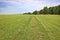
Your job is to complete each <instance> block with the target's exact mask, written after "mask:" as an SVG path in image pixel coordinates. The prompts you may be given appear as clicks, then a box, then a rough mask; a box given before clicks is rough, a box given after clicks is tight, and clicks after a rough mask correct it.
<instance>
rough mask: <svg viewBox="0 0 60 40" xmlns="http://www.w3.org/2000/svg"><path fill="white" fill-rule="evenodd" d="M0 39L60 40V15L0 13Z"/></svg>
mask: <svg viewBox="0 0 60 40" xmlns="http://www.w3.org/2000/svg"><path fill="white" fill-rule="evenodd" d="M0 40H60V15H0Z"/></svg>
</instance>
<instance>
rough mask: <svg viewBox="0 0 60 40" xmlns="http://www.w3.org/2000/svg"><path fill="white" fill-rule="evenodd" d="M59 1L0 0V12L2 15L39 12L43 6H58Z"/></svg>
mask: <svg viewBox="0 0 60 40" xmlns="http://www.w3.org/2000/svg"><path fill="white" fill-rule="evenodd" d="M59 4H60V0H0V11H2V12H4V13H8V12H10V13H18V12H20V13H23V12H32V11H34V10H40V9H42V8H43V7H44V6H48V7H50V6H55V5H59Z"/></svg>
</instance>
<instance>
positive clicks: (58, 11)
mask: <svg viewBox="0 0 60 40" xmlns="http://www.w3.org/2000/svg"><path fill="white" fill-rule="evenodd" d="M24 14H34V15H37V14H58V15H60V5H58V6H54V7H49V8H48V7H44V8H43V9H41V10H39V11H37V10H35V11H34V12H33V13H31V12H28V13H24Z"/></svg>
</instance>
